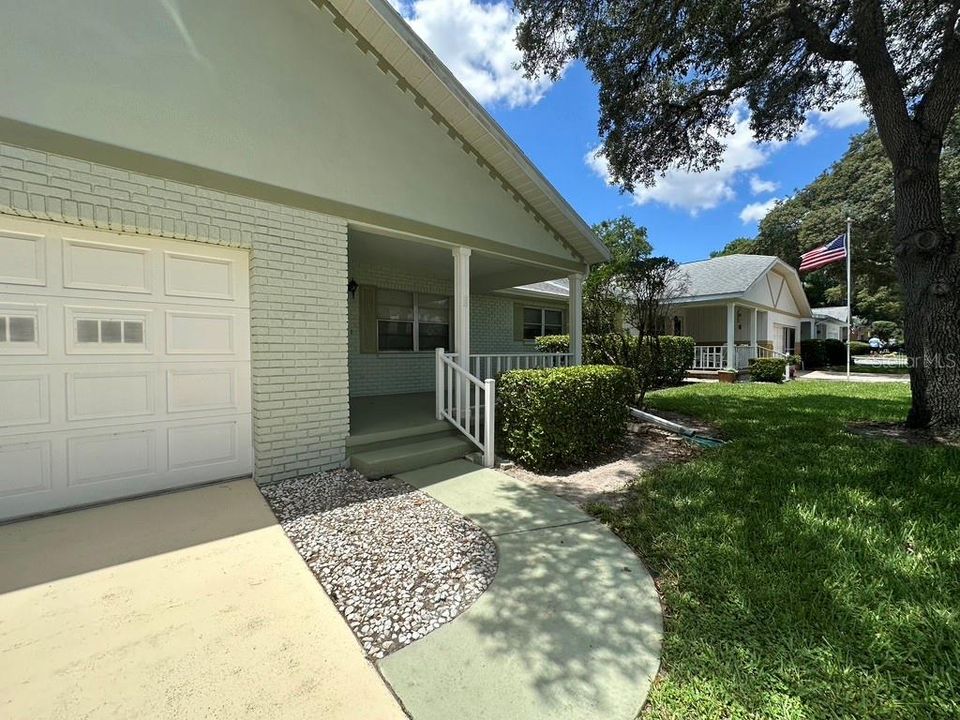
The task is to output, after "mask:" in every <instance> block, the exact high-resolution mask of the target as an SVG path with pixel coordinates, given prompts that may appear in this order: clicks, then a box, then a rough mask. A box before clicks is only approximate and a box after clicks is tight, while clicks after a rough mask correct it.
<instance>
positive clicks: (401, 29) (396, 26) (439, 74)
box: [327, 0, 610, 264]
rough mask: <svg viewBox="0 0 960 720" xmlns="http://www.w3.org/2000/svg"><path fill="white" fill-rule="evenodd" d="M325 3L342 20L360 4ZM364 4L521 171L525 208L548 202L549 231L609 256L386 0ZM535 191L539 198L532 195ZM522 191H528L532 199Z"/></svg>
mask: <svg viewBox="0 0 960 720" xmlns="http://www.w3.org/2000/svg"><path fill="white" fill-rule="evenodd" d="M327 1H328V2H330V4H331V5H334V4H335V5H336V7H337V11H338V12H340V13H341V14H343V15H344V16H345V17H348V19H349V16H350V15H353V14H355V12H356V6H357V5H359V4H361V3H360V2H356V0H353V1H351V0H327ZM364 2H365V4H367V6H368V7H370V9H371V10H373V11H374V12H375V13H376V14H377V16H379V18H380V19H381V20H382V21H383V23H384V24H385V25H386V26H388V27H389V28H390V30H392V31H393V33H394V34H395V35H396V36H397V37H398V38H399V39H400V40H401V41H402V42H403V44H404V46H405V47H406V48H407V49H408V50H409V51H410V52H411V53H413V55H415V56H416V57H417V58H418V59H419V60H420V62H422V63H423V65H424V68H425V69H426V70H428V71H429V72H430V73H431V74H433V76H434V77H436V78H437V80H438V81H439V82H440V83H441V84H442V85H443V86H444V87H445V88H446V90H447V91H448V92H449V93H450V95H451V96H452V97H453V98H454V99H456V101H457V102H458V103H459V104H460V106H461V107H462V108H463V109H464V110H466V111H467V113H468V114H469V115H470V117H471V118H472V119H473V121H474V122H475V123H477V124H478V125H479V126H480V127H481V128H482V130H483V131H484V132H485V134H486V137H487V139H489V140H491V141H493V142H494V143H495V145H496V146H497V147H498V149H499V150H501V151H502V152H503V153H504V155H505V156H506V157H507V158H508V159H509V160H510V161H512V163H513V164H514V168H513V169H516V170H519V171H520V172H521V174H522V178H523V180H526V181H527V182H528V183H529V184H530V185H531V186H532V187H533V188H534V189H535V190H536V192H534V193H532V194H531V193H530V191H529V190H528V191H526V192H524V193H523V195H524V197H525V198H526V199H527V201H528V202H530V204H531V206H533V207H536V206H537V204H538V203H539V204H540V205H545V204H548V205H551V206H552V207H551V209H553V210H555V211H556V212H548V213H546V214H545V215H555V216H556V217H555V218H550V217H546V216H544V220H545V221H546V222H548V223H550V225H551V226H552V227H553V228H554V230H555V231H556V232H557V233H558V234H559V235H561V236H562V237H563V238H564V239H565V240H566V241H567V242H568V243H570V245H571V246H572V247H573V248H574V250H575V251H576V252H577V254H579V255H580V256H581V257H582V259H583V261H584V262H585V263H586V264H593V263H597V262H603V261H606V260H609V259H610V252H609V250H607V248H606V246H605V245H604V244H603V243H602V242H600V239H599V238H598V237H597V236H596V234H595V233H594V232H593V230H591V229H590V226H589V225H587V223H586V221H584V220H583V218H581V217H580V215H579V214H578V213H577V211H576V210H574V209H573V208H572V207H571V206H570V204H569V203H568V202H567V201H566V200H565V199H564V197H563V196H562V195H561V194H560V192H559V191H558V190H557V189H556V188H555V187H554V186H553V185H552V184H551V183H550V181H549V180H547V179H546V177H544V175H543V174H542V173H541V172H540V170H539V169H537V167H536V166H535V165H534V164H533V163H532V162H531V161H530V159H529V158H528V157H527V156H526V155H525V154H524V152H523V151H522V150H521V149H520V148H519V146H517V144H516V143H515V142H513V140H512V139H511V138H510V136H509V135H507V133H506V131H505V130H504V129H503V128H502V127H500V125H499V123H497V121H496V120H494V119H493V117H491V116H490V114H489V113H488V112H487V111H486V110H485V109H484V108H483V106H482V105H480V103H478V102H477V101H476V99H475V98H474V97H473V96H472V95H471V94H470V92H469V91H468V90H467V89H466V88H465V87H464V86H463V84H462V83H460V81H459V80H457V78H456V77H454V75H453V73H451V72H450V70H449V69H448V68H447V67H446V65H444V64H443V62H441V61H440V59H439V58H438V57H437V56H436V55H435V54H434V52H433V51H432V50H431V49H430V48H429V46H427V44H426V43H424V42H423V40H422V39H421V38H420V36H419V35H417V34H416V33H415V32H414V31H413V29H412V28H411V27H410V26H409V25H408V24H407V22H406V21H405V20H404V19H403V17H402V16H401V15H400V14H399V13H398V12H397V11H396V10H395V9H394V8H393V7H392V6H391V5H390V4H389V3H388V2H387V1H386V0H364ZM351 11H354V12H351ZM374 35H376V33H374ZM366 39H367V41H368V42H369V43H371V45H373V44H374V42H376V41H379V40H380V39H381V38H379V37H374V38H370V37H368V38H366ZM418 84H422V83H418ZM444 114H447V113H444ZM478 152H479V150H478ZM489 154H490V153H489V152H485V153H484V155H485V156H487V155H489ZM487 159H488V161H489V162H491V164H492V165H495V162H494V160H493V159H491V158H489V157H488V158H487ZM517 184H523V183H517ZM518 192H519V189H518ZM538 193H539V195H540V196H542V197H537V194H538ZM528 195H533V197H530V196H528ZM538 210H539V208H538ZM542 214H543V213H542Z"/></svg>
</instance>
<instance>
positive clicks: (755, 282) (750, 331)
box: [516, 255, 811, 372]
mask: <svg viewBox="0 0 960 720" xmlns="http://www.w3.org/2000/svg"><path fill="white" fill-rule="evenodd" d="M516 290H524V291H527V292H529V293H532V294H536V295H537V296H540V297H543V298H549V297H552V296H555V295H558V296H564V297H565V296H566V293H567V284H566V281H564V280H558V281H553V282H549V283H539V284H536V285H530V286H527V287H525V288H517V289H516ZM667 302H668V310H667V327H666V328H665V330H666V333H667V334H669V335H686V336H689V337H692V338H693V339H694V340H695V341H696V349H695V354H694V364H693V369H694V370H696V371H708V372H716V371H717V370H721V369H723V368H725V367H731V366H732V367H736V368H737V369H742V368H746V367H747V365H748V364H749V361H750V360H751V359H753V358H755V357H769V356H783V355H789V354H793V353H796V352H799V341H800V339H801V334H800V333H801V326H802V325H803V324H805V323H809V322H811V320H810V317H811V310H810V303H809V302H808V301H807V296H806V293H805V292H804V290H803V283H801V282H800V277H799V276H798V275H797V271H796V270H795V269H794V268H793V267H791V266H790V265H788V264H787V263H785V262H784V261H783V260H780V259H779V258H777V257H774V256H770V255H726V256H722V257H718V258H712V259H710V260H702V261H699V262H691V263H685V264H682V265H680V266H679V270H678V273H677V281H676V283H675V288H674V290H673V291H672V294H671V296H670V297H669V298H668V299H667ZM728 358H733V360H732V361H730V360H728Z"/></svg>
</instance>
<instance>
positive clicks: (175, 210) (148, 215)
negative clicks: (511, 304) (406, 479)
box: [0, 144, 349, 482]
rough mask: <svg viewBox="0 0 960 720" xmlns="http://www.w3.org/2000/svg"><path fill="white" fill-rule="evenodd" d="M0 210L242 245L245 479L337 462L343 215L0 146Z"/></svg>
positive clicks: (345, 410) (343, 371)
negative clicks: (249, 388) (247, 408)
mask: <svg viewBox="0 0 960 720" xmlns="http://www.w3.org/2000/svg"><path fill="white" fill-rule="evenodd" d="M0 214H10V215H20V216H25V217H33V218H38V219H43V220H54V221H57V222H63V223H69V224H74V225H85V226H89V227H97V228H100V229H104V230H116V231H122V232H128V233H142V234H149V235H156V236H160V237H168V238H178V239H183V240H193V241H196V242H207V243H214V244H218V245H229V246H232V247H239V248H246V249H248V250H249V251H250V323H251V361H252V374H253V429H254V430H253V433H254V450H255V453H256V475H257V479H258V480H259V481H260V482H268V481H271V480H279V479H283V478H286V477H292V476H295V475H301V474H304V473H308V472H313V471H316V470H319V469H328V468H332V467H336V466H339V465H342V464H343V461H344V457H345V453H344V441H345V438H346V436H347V433H348V430H349V402H348V380H347V304H346V298H347V292H346V287H347V224H346V221H344V220H342V219H340V218H335V217H330V216H327V215H320V214H317V213H312V212H307V211H305V210H300V209H296V208H291V207H285V206H281V205H276V204H273V203H267V202H261V201H259V200H254V199H251V198H245V197H240V196H235V195H228V194H225V193H222V192H217V191H213V190H208V189H206V188H202V187H197V186H193V185H186V184H183V183H177V182H172V181H169V180H164V179H162V178H155V177H150V176H146V175H140V174H137V173H132V172H127V171H125V170H118V169H115V168H110V167H106V166H103V165H96V164H93V163H88V162H84V161H80V160H74V159H71V158H67V157H61V156H58V155H53V154H48V153H44V152H38V151H36V150H31V149H26V148H19V147H14V146H9V145H3V144H0Z"/></svg>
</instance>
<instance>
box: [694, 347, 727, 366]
mask: <svg viewBox="0 0 960 720" xmlns="http://www.w3.org/2000/svg"><path fill="white" fill-rule="evenodd" d="M726 366H727V346H726V345H697V346H696V347H694V348H693V369H694V370H723V369H724V368H725V367H726Z"/></svg>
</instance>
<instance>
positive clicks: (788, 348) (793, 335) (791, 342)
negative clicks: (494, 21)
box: [780, 327, 797, 355]
mask: <svg viewBox="0 0 960 720" xmlns="http://www.w3.org/2000/svg"><path fill="white" fill-rule="evenodd" d="M781 343H782V345H781V347H780V352H782V353H785V354H787V355H792V354H793V351H794V348H795V347H796V346H797V329H796V328H793V327H785V328H783V331H782V333H781Z"/></svg>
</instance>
